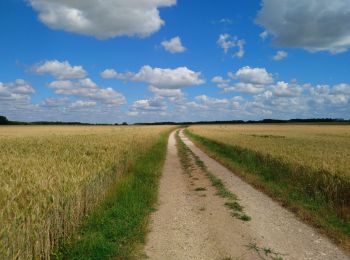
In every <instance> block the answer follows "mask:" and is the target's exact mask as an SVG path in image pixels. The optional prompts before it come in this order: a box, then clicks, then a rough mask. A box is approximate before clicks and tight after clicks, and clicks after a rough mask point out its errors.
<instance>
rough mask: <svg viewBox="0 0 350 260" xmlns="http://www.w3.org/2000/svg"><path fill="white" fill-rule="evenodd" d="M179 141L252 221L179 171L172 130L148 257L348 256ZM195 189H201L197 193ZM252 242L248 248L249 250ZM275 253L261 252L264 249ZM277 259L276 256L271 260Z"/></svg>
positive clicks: (200, 177) (197, 173) (202, 179)
mask: <svg viewBox="0 0 350 260" xmlns="http://www.w3.org/2000/svg"><path fill="white" fill-rule="evenodd" d="M180 137H181V139H182V140H183V141H184V142H185V144H186V145H187V146H188V147H189V148H190V149H191V150H192V151H193V152H194V153H195V154H196V155H197V156H198V157H199V158H200V159H201V160H202V161H203V162H204V163H205V165H206V166H207V168H208V170H209V171H210V172H211V173H213V174H215V175H216V176H217V177H219V178H220V179H221V180H222V181H223V182H224V184H225V186H226V187H227V189H229V190H230V191H231V192H232V193H234V194H236V195H237V196H238V198H239V203H240V204H241V205H242V206H244V211H245V212H246V213H247V214H248V215H249V216H251V218H252V219H251V221H247V222H246V221H242V220H239V219H237V218H234V217H233V216H232V215H231V213H230V211H229V210H228V209H227V208H226V207H225V206H224V203H225V199H223V198H221V197H218V196H217V195H216V190H215V188H214V187H213V186H212V185H211V183H210V181H209V180H208V178H207V177H206V176H205V174H204V173H203V172H202V171H201V170H200V169H199V168H198V167H195V166H193V170H192V173H191V175H188V174H185V173H184V171H183V170H182V167H181V164H180V160H179V157H178V154H177V147H176V139H175V132H173V133H172V134H171V135H170V137H169V143H168V150H167V158H166V162H165V166H164V170H163V176H162V178H161V182H160V191H159V201H158V205H157V211H156V212H154V213H153V214H152V216H151V225H150V233H149V235H148V238H147V243H146V246H145V255H146V256H147V257H146V258H148V259H159V260H163V259H169V260H170V259H179V260H186V259H208V260H209V259H210V260H213V259H218V260H223V259H249V260H250V259H252V260H254V259H274V258H273V257H281V258H279V259H298V260H299V259H329V260H331V259H332V260H333V259H334V260H336V259H350V257H349V256H348V255H346V254H345V253H344V252H343V251H342V250H340V249H339V248H338V247H337V246H335V245H334V244H333V243H332V242H331V241H329V240H328V239H327V238H326V237H324V236H322V235H320V234H318V233H317V231H316V230H314V229H313V228H312V227H309V226H308V225H306V224H304V223H302V222H301V221H299V220H298V219H297V218H296V217H295V216H294V215H293V214H292V213H291V212H289V211H287V210H286V209H284V208H283V207H281V206H280V205H279V204H277V203H276V202H275V201H273V200H272V199H271V198H269V197H268V196H266V195H265V194H263V193H262V192H260V191H258V190H256V189H254V188H253V187H251V186H250V185H248V184H247V183H245V182H244V181H242V180H241V179H240V178H239V177H237V176H236V175H234V174H233V173H232V172H231V171H229V170H228V169H227V168H225V167H223V166H222V165H221V164H219V163H218V162H217V161H215V160H213V159H212V158H210V157H209V156H207V155H206V154H205V153H204V152H202V151H201V150H200V149H199V148H197V147H196V146H195V145H194V144H193V143H192V142H191V141H190V140H188V139H187V138H186V137H185V136H184V135H183V132H182V131H181V133H180ZM196 188H204V189H205V190H203V191H196ZM249 245H250V248H249ZM263 249H266V250H272V252H275V253H278V254H277V255H274V254H271V253H269V254H265V253H264V250H263ZM275 259H278V258H275Z"/></svg>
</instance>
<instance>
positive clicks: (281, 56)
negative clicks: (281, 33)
mask: <svg viewBox="0 0 350 260" xmlns="http://www.w3.org/2000/svg"><path fill="white" fill-rule="evenodd" d="M287 56H288V53H287V52H285V51H277V52H276V54H275V56H273V59H274V60H277V61H278V60H283V59H285V58H287Z"/></svg>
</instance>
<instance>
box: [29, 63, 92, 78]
mask: <svg viewBox="0 0 350 260" xmlns="http://www.w3.org/2000/svg"><path fill="white" fill-rule="evenodd" d="M32 71H34V72H35V73H38V74H50V75H52V76H53V77H55V78H57V79H60V80H64V79H77V78H84V77H86V75H87V73H86V71H85V70H84V68H83V67H82V66H71V65H70V63H69V62H68V61H58V60H49V61H45V62H41V63H39V64H36V65H33V66H32Z"/></svg>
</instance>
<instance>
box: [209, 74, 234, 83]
mask: <svg viewBox="0 0 350 260" xmlns="http://www.w3.org/2000/svg"><path fill="white" fill-rule="evenodd" d="M211 81H212V82H214V83H218V84H224V83H228V82H230V81H229V80H227V79H224V78H223V77H221V76H215V77H213V78H212V79H211Z"/></svg>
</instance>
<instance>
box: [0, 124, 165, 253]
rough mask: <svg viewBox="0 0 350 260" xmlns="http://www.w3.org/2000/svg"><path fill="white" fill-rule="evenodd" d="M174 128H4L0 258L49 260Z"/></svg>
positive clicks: (0, 155) (0, 162)
mask: <svg viewBox="0 0 350 260" xmlns="http://www.w3.org/2000/svg"><path fill="white" fill-rule="evenodd" d="M169 129H170V127H169V126H8V127H0V165H1V168H0V186H1V189H0V223H1V226H0V259H11V258H14V259H30V258H42V259H48V258H50V255H51V254H52V250H53V249H54V248H56V247H57V246H59V244H60V242H62V241H63V240H65V239H66V238H67V237H69V235H70V234H72V232H73V231H74V229H75V228H76V227H77V226H78V225H79V223H80V221H81V219H82V218H83V217H84V216H85V215H86V214H87V213H88V212H89V211H90V210H91V209H92V208H93V207H94V206H96V205H97V204H98V203H99V202H100V201H101V200H102V199H103V198H104V195H105V193H106V191H107V190H108V188H109V187H110V185H111V184H112V183H114V182H115V181H116V180H117V178H122V176H123V173H125V172H126V171H127V170H128V169H129V167H131V166H132V165H133V162H135V160H136V159H137V158H138V157H139V156H140V155H141V154H143V153H146V152H147V150H148V149H150V148H151V147H152V145H153V144H155V143H156V141H157V140H158V138H159V137H160V134H161V133H162V132H164V131H166V130H169Z"/></svg>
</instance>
